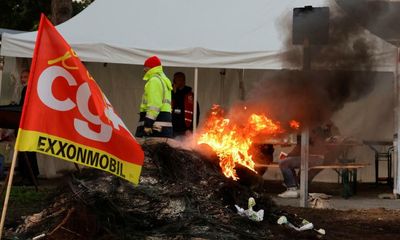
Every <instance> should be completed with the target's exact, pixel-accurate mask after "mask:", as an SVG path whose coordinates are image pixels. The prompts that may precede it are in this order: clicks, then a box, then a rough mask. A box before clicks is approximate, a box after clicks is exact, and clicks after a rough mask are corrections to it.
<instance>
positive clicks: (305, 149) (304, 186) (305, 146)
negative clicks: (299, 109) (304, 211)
mask: <svg viewBox="0 0 400 240" xmlns="http://www.w3.org/2000/svg"><path fill="white" fill-rule="evenodd" d="M309 139H310V131H309V129H308V128H307V127H306V128H304V129H303V131H302V132H301V163H300V207H308V202H307V200H308V159H309Z"/></svg>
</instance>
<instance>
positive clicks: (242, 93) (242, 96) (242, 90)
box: [239, 69, 246, 101]
mask: <svg viewBox="0 0 400 240" xmlns="http://www.w3.org/2000/svg"><path fill="white" fill-rule="evenodd" d="M240 73H241V74H240V80H239V90H240V96H239V97H240V100H242V101H243V100H244V99H245V96H246V89H245V88H244V69H242V70H241V71H240Z"/></svg>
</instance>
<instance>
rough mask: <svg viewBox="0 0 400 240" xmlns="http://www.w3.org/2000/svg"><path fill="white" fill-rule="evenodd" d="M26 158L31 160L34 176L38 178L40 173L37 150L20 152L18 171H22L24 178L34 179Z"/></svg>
mask: <svg viewBox="0 0 400 240" xmlns="http://www.w3.org/2000/svg"><path fill="white" fill-rule="evenodd" d="M26 159H27V160H28V161H29V164H30V167H31V169H32V173H33V176H34V177H35V178H36V177H37V176H38V175H39V167H38V164H37V158H36V152H19V153H18V171H19V172H20V174H21V176H22V179H24V180H28V181H32V177H31V173H30V170H29V166H28V163H27V160H26Z"/></svg>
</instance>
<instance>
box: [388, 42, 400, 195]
mask: <svg viewBox="0 0 400 240" xmlns="http://www.w3.org/2000/svg"><path fill="white" fill-rule="evenodd" d="M399 57H400V48H399V47H397V48H396V65H395V67H396V68H395V73H394V118H393V120H394V124H393V125H394V126H393V127H394V129H395V134H394V136H393V169H394V174H393V194H394V196H395V198H398V195H399V194H400V184H399V180H400V179H399V174H400V171H399V136H400V128H399V127H400V126H399V119H400V116H399V114H400V111H399V110H400V109H399V105H400V104H399V100H400V99H399V60H400V59H399ZM388 175H389V173H388ZM389 181H390V180H389Z"/></svg>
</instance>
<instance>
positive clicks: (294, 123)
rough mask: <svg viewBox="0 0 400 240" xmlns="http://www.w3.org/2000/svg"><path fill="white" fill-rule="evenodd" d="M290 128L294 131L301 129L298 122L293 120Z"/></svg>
mask: <svg viewBox="0 0 400 240" xmlns="http://www.w3.org/2000/svg"><path fill="white" fill-rule="evenodd" d="M289 124H290V127H291V128H293V129H296V130H297V129H299V128H300V123H299V122H298V121H296V120H292V121H290V123H289Z"/></svg>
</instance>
